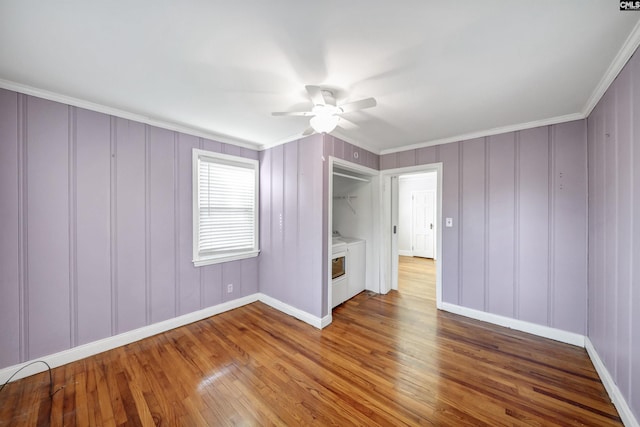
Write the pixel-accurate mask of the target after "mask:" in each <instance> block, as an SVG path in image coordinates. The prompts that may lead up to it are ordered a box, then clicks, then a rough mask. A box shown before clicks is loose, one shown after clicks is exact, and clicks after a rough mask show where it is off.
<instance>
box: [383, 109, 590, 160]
mask: <svg viewBox="0 0 640 427" xmlns="http://www.w3.org/2000/svg"><path fill="white" fill-rule="evenodd" d="M584 118H585V116H584V115H583V114H582V113H572V114H566V115H564V116H556V117H551V118H548V119H542V120H534V121H532V122H526V123H518V124H515V125H509V126H502V127H497V128H491V129H486V130H481V131H477V132H471V133H465V134H460V135H455V136H451V137H447V138H441V139H434V140H431V141H425V142H420V143H417V144H411V145H404V146H402V147H398V148H391V149H387V150H382V151H381V152H380V155H384V154H392V153H398V152H400V151H407V150H415V149H417V148H424V147H432V146H434V145H442V144H448V143H450V142H459V141H466V140H469V139H474V138H483V137H485V136H492V135H499V134H501V133H507V132H516V131H519V130H525V129H532V128H537V127H541V126H549V125H555V124H558V123H565V122H572V121H574V120H581V119H584Z"/></svg>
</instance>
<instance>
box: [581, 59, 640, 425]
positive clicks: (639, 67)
mask: <svg viewBox="0 0 640 427" xmlns="http://www.w3.org/2000/svg"><path fill="white" fill-rule="evenodd" d="M587 122H588V133H587V135H588V146H589V333H588V336H589V339H590V340H591V342H592V344H593V346H594V348H595V349H596V351H597V352H598V355H599V356H600V359H601V360H602V361H603V363H604V364H605V366H606V368H607V370H608V371H609V373H610V374H611V377H612V378H613V380H614V381H615V383H616V385H617V386H618V388H619V389H620V392H621V393H622V395H623V396H624V398H625V399H626V401H627V403H628V404H629V406H630V408H631V410H632V411H633V414H634V416H635V418H636V419H640V357H638V355H639V354H640V245H638V244H637V242H640V222H638V218H640V173H638V172H637V171H636V170H635V168H636V167H638V168H640V148H639V145H638V141H639V139H638V138H639V135H640V56H638V53H636V54H634V56H632V57H631V59H630V60H629V62H628V63H627V65H626V66H625V67H624V69H623V70H622V71H621V72H620V74H619V75H618V77H617V78H616V80H615V81H614V82H613V84H612V85H611V87H609V89H608V90H607V92H606V93H605V95H604V96H603V98H602V99H601V100H600V102H599V103H598V105H597V106H596V107H595V109H594V110H593V112H592V113H591V115H590V116H589V118H588V119H587Z"/></svg>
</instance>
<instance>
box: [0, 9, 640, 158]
mask: <svg viewBox="0 0 640 427" xmlns="http://www.w3.org/2000/svg"><path fill="white" fill-rule="evenodd" d="M639 19H640V13H638V12H621V11H619V10H618V2H617V1H612V0H562V1H560V0H532V1H528V2H525V1H513V0H456V1H442V0H438V1H436V0H432V1H425V0H415V1H411V0H402V1H394V2H392V1H388V0H375V1H374V0H349V1H344V0H343V1H337V0H325V1H315V2H311V1H299V0H298V1H296V0H288V1H287V0H269V1H265V0H242V1H229V0H227V1H217V0H208V1H207V0H190V1H180V2H178V1H171V0H135V1H131V0H127V1H125V0H111V1H106V0H105V1H86V0H60V1H32V0H0V79H2V81H1V82H0V85H1V86H2V87H5V88H9V89H18V90H21V91H23V92H26V93H33V94H37V95H40V96H44V97H49V98H52V99H58V100H62V101H65V102H68V103H71V104H75V105H80V106H89V107H91V108H94V109H98V110H102V111H106V112H116V113H117V114H120V115H124V116H129V117H136V118H141V119H142V120H143V121H147V122H151V123H160V124H164V125H166V126H168V127H172V128H176V129H181V130H188V131H190V132H191V133H195V134H199V135H206V136H209V137H213V138H216V139H218V140H221V141H225V142H236V143H240V144H243V145H247V144H249V145H254V146H256V147H258V148H260V147H265V146H271V145H273V144H275V143H279V142H285V141H288V140H293V139H296V138H297V137H299V135H300V133H301V132H302V131H304V130H305V129H306V128H307V127H308V118H304V117H273V116H271V112H272V111H292V110H299V109H307V108H310V101H309V99H308V96H307V94H306V92H305V89H304V86H305V85H308V84H311V85H321V86H327V87H330V88H333V89H334V90H335V92H336V96H337V98H338V103H341V102H346V101H348V100H349V101H353V100H357V99H360V98H364V97H370V96H372V97H375V98H376V99H377V101H378V106H377V107H374V108H371V109H368V110H364V111H361V112H352V113H348V114H346V115H345V117H346V118H348V119H349V120H350V121H352V122H355V123H357V124H358V125H359V128H358V129H354V130H349V131H342V130H340V129H338V130H336V131H335V132H334V133H333V134H335V135H336V136H338V137H341V138H343V139H345V140H347V141H350V142H353V143H355V144H357V145H360V146H362V147H365V148H369V149H371V150H372V151H374V152H382V153H384V152H389V151H395V150H397V149H398V148H399V147H406V146H420V145H431V144H434V143H437V142H446V141H451V140H456V139H460V138H462V137H467V136H474V135H483V134H489V133H495V132H496V131H499V130H513V129H518V128H526V127H531V126H533V125H536V124H547V123H554V122H559V121H564V120H569V119H575V118H580V117H584V115H585V114H587V113H588V112H589V111H590V110H591V108H592V107H593V104H594V103H595V101H597V100H598V99H599V97H600V95H601V94H602V92H603V90H604V89H606V87H607V86H608V84H609V83H610V82H611V80H612V78H613V77H615V75H616V74H617V72H618V71H619V70H620V68H621V66H622V65H623V64H624V62H625V61H626V60H627V59H628V57H629V56H630V54H631V53H633V50H634V49H635V47H636V46H637V45H638V43H639V40H640V37H639V34H638V33H640V31H639V30H638V25H637V24H638V21H639Z"/></svg>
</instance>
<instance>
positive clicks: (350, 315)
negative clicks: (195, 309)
mask: <svg viewBox="0 0 640 427" xmlns="http://www.w3.org/2000/svg"><path fill="white" fill-rule="evenodd" d="M405 261H409V262H403V263H401V274H402V277H401V281H400V286H399V291H397V292H396V291H392V292H390V293H389V294H388V295H376V294H373V293H369V292H363V293H361V294H360V295H358V296H356V297H355V298H353V299H352V300H350V301H347V302H345V303H344V304H342V305H340V306H339V307H337V308H336V309H335V310H334V312H333V323H332V324H331V325H330V326H328V327H327V328H325V329H324V330H322V331H320V330H316V329H314V328H313V327H311V326H309V325H306V324H305V323H302V322H300V321H297V320H295V319H293V318H291V317H289V316H287V315H284V314H282V313H280V312H278V311H276V310H274V309H272V308H270V307H268V306H266V305H264V304H262V303H254V304H251V305H248V306H245V307H242V308H239V309H236V310H233V311H230V312H227V313H223V314H221V315H218V316H214V317H211V318H209V319H206V320H204V321H201V322H198V323H194V324H191V325H188V326H185V327H182V328H179V329H176V330H173V331H169V332H167V333H163V334H160V335H157V336H154V337H151V338H149V339H146V340H143V341H139V342H136V343H133V344H130V345H127V346H124V347H121V348H118V349H115V350H112V351H108V352H105V353H102V354H99V355H96V356H93V357H90V358H87V359H84V360H81V361H78V362H75V363H71V364H69V365H66V366H62V367H59V368H56V369H54V372H53V373H54V383H55V386H54V389H57V388H59V387H61V386H64V388H63V389H62V390H61V391H59V392H58V393H56V394H55V395H54V396H53V398H51V399H50V398H49V397H48V391H49V390H48V376H47V374H46V373H42V374H38V375H34V376H32V377H29V378H26V379H23V380H20V381H16V382H14V383H11V384H9V385H8V386H7V387H6V388H5V389H4V390H3V391H2V392H1V394H0V425H2V426H9V425H11V426H22V425H25V426H33V425H65V426H73V425H78V426H99V425H163V426H179V425H180V426H197V425H202V426H210V425H309V424H315V425H340V426H345V425H366V426H373V425H382V426H391V425H393V426H397V425H411V426H413V425H451V426H460V425H468V426H482V425H487V426H497V425H544V426H549V425H562V426H567V425H592V426H597V425H621V424H620V420H619V418H618V415H617V413H616V411H615V409H614V407H613V406H612V404H611V403H610V401H609V399H608V397H607V394H606V392H605V390H604V388H603V386H602V384H601V382H600V381H599V379H598V376H597V374H596V373H595V371H594V368H593V366H592V365H591V362H590V361H589V358H588V356H587V354H586V352H585V351H584V349H581V348H577V347H573V346H570V345H566V344H561V343H557V342H554V341H550V340H546V339H542V338H537V337H534V336H530V335H527V334H525V333H520V332H516V331H512V330H509V329H505V328H500V327H497V326H493V325H489V324H485V323H482V322H477V321H474V320H470V319H465V318H463V317H460V316H456V315H453V314H449V313H444V312H438V311H437V310H436V309H435V303H434V302H433V295H434V294H435V291H433V289H431V290H429V287H431V288H433V286H434V285H433V284H432V283H430V282H429V280H425V277H427V276H428V275H422V274H420V273H419V272H420V270H424V271H428V269H432V268H434V264H433V262H432V261H426V260H405ZM424 261H426V262H424ZM429 262H430V263H431V264H429ZM431 277H433V276H431Z"/></svg>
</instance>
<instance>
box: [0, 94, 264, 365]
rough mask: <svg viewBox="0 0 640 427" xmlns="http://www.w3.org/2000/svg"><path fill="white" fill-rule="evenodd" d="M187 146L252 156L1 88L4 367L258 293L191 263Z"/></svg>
mask: <svg viewBox="0 0 640 427" xmlns="http://www.w3.org/2000/svg"><path fill="white" fill-rule="evenodd" d="M193 147H200V148H204V149H210V150H213V151H218V152H225V153H229V154H236V155H241V156H245V157H250V158H258V153H257V152H256V151H253V150H247V149H243V148H239V147H236V146H231V145H226V144H221V143H218V142H215V141H208V140H204V139H200V138H196V137H193V136H189V135H184V134H181V133H177V132H173V131H168V130H164V129H160V128H156V127H152V126H148V125H144V124H141V123H136V122H132V121H129V120H124V119H120V118H116V117H112V116H108V115H105V114H102V113H96V112H92V111H87V110H83V109H80V108H75V107H71V106H68V105H63V104H60V103H56V102H52V101H46V100H43V99H39V98H35V97H31V96H26V95H22V94H18V93H15V92H11V91H7V90H0V200H2V203H0V324H2V328H0V342H1V343H2V345H1V346H0V368H2V367H6V366H10V365H13V364H16V363H19V362H21V361H25V360H29V359H33V358H36V357H39V356H43V355H46V354H51V353H55V352H58V351H61V350H65V349H69V348H71V347H74V346H77V345H81V344H85V343H88V342H91V341H95V340H98V339H101V338H105V337H109V336H112V335H115V334H118V333H121V332H126V331H129V330H132V329H134V328H138V327H141V326H145V325H149V324H151V323H155V322H158V321H162V320H166V319H169V318H172V317H175V316H178V315H182V314H186V313H189V312H193V311H195V310H198V309H202V308H205V307H208V306H211V305H215V304H218V303H221V302H224V301H228V300H231V299H235V298H240V297H242V296H245V295H249V294H253V293H256V292H258V261H257V258H253V259H248V260H242V261H235V262H230V263H225V264H218V265H216V266H208V267H202V268H195V267H193V264H192V263H191V252H192V247H191V241H192V237H191V236H192V229H191V218H192V216H191V215H192V214H191V210H192V209H191V200H192V195H191V191H192V189H191V149H192V148H193ZM227 283H233V284H234V291H233V293H231V294H228V293H226V286H224V285H226V284H227Z"/></svg>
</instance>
